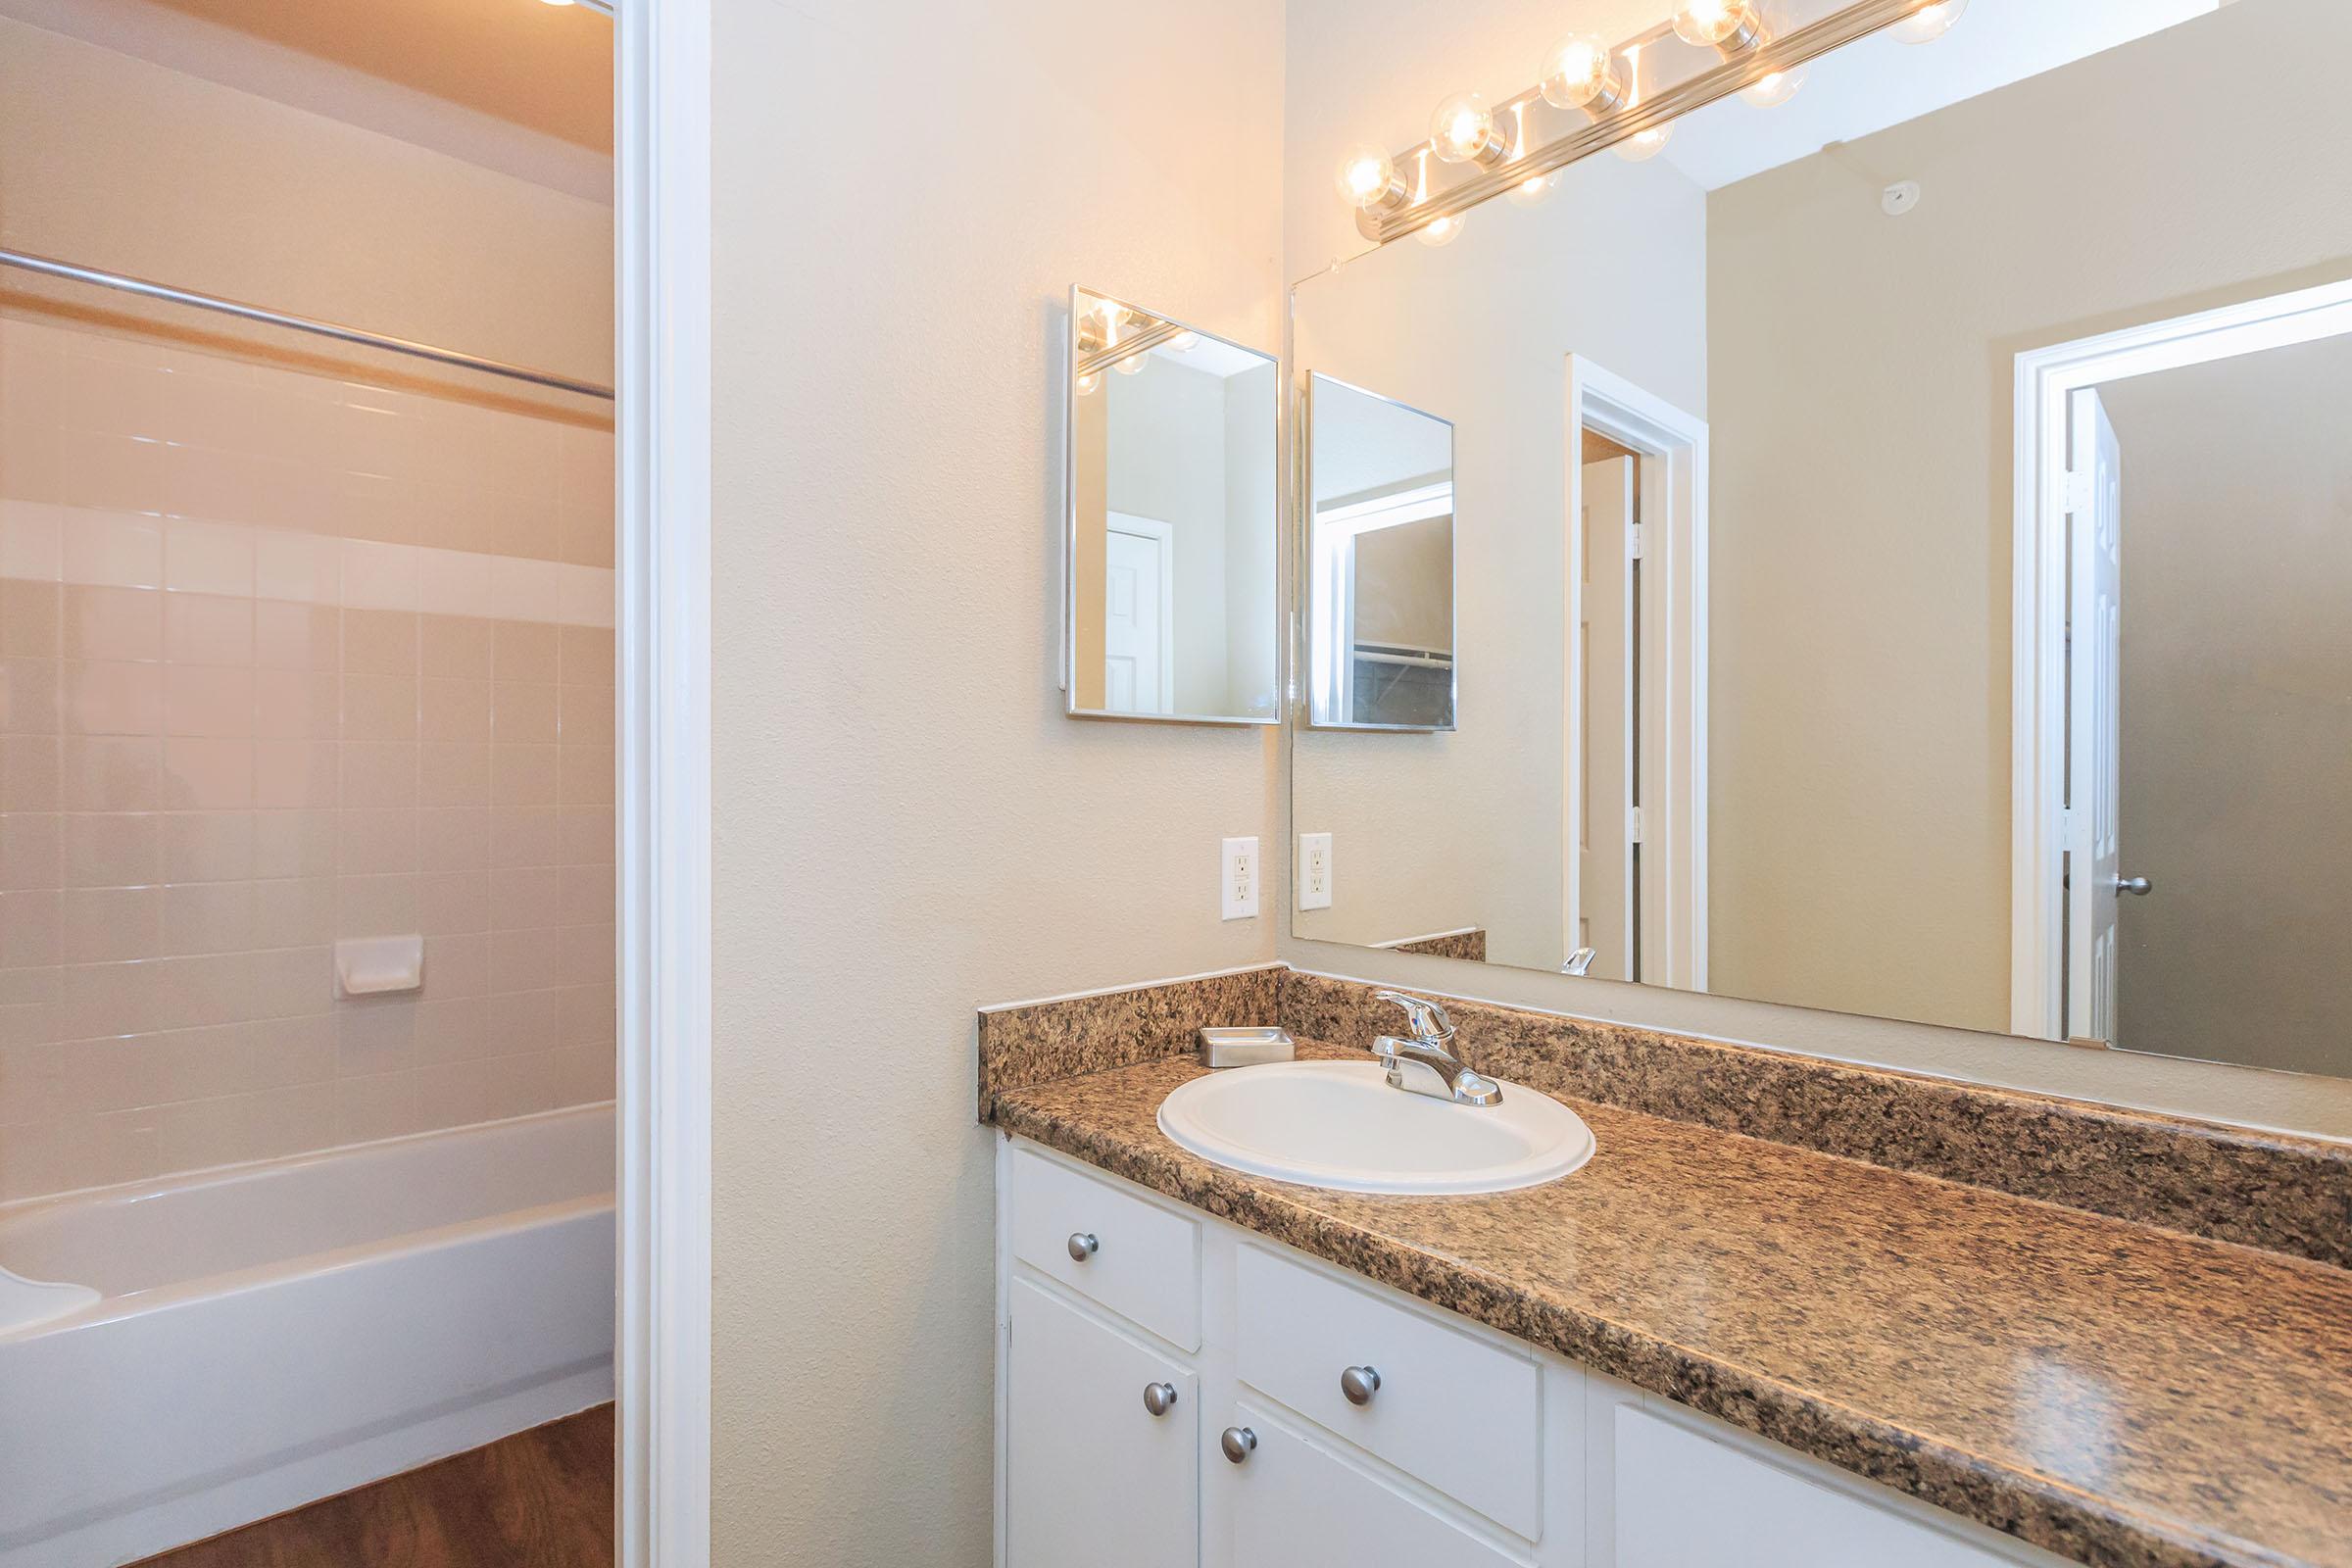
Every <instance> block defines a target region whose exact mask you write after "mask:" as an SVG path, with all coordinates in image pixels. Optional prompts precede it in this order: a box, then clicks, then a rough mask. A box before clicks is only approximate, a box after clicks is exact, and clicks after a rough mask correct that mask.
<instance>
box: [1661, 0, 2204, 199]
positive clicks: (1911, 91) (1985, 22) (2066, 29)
mask: <svg viewBox="0 0 2352 1568" xmlns="http://www.w3.org/2000/svg"><path fill="white" fill-rule="evenodd" d="M2226 3H2229V0H1970V4H1969V8H1968V11H1967V14H1966V15H1964V16H1963V17H1962V18H1961V19H1960V21H1959V23H1958V25H1955V26H1954V27H1953V28H1952V30H1951V31H1949V32H1947V33H1945V34H1944V35H1943V36H1942V37H1940V38H1938V39H1936V41H1935V42H1933V43H1928V44H1907V43H1902V42H1899V41H1897V40H1895V39H1893V38H1890V37H1887V35H1886V34H1884V33H1881V34H1878V35H1876V36H1874V37H1870V38H1865V39H1863V40H1862V41H1861V42H1860V43H1857V44H1852V45H1849V46H1848V47H1846V48H1844V49H1841V50H1839V51H1838V53H1836V54H1834V55H1831V56H1828V57H1826V58H1824V59H1821V60H1817V61H1815V62H1813V65H1812V68H1811V77H1810V79H1809V80H1807V82H1806V83H1805V85H1804V87H1803V89H1802V90H1801V91H1799V92H1798V93H1797V95H1796V96H1795V97H1794V98H1792V99H1790V100H1789V102H1788V103H1785V104H1783V105H1781V106H1780V107H1779V108H1777V109H1758V108H1756V107H1754V106H1753V105H1751V104H1747V103H1744V102H1742V101H1740V99H1737V98H1733V99H1727V100H1725V101H1724V102H1722V103H1719V104H1714V105H1712V106H1710V107H1708V108H1706V109H1703V110H1701V111H1699V112H1698V113H1696V114H1694V115H1691V116H1690V117H1688V118H1687V119H1686V120H1684V121H1683V122H1681V123H1679V124H1677V125H1676V127H1675V132H1674V140H1673V141H1672V142H1671V143H1669V144H1668V146H1667V149H1666V151H1665V153H1664V154H1663V155H1661V156H1662V157H1663V158H1664V160H1665V161H1667V162H1669V163H1671V164H1673V165H1674V167H1675V168H1677V169H1679V170H1681V171H1682V172H1684V173H1685V174H1688V175H1689V176H1690V177H1691V179H1693V180H1695V181H1697V183H1698V184H1699V185H1700V186H1701V187H1703V188H1704V189H1707V190H1715V189H1717V188H1719V187H1721V186H1724V185H1729V184H1731V183H1733V182H1734V181H1736V180H1741V179H1745V178H1747V177H1748V176H1749V175H1751V174H1759V173H1762V172H1764V171H1765V170H1767V169H1776V168H1778V167H1780V166H1781V165H1783V164H1787V163H1792V162H1794V161H1795V160H1796V159H1799V158H1803V157H1806V156H1808V155H1809V154H1812V153H1817V152H1819V151H1821V149H1822V148H1824V147H1826V146H1829V145H1831V144H1832V143H1835V142H1841V141H1852V140H1854V139H1855V138H1857V137H1861V136H1867V135H1869V134H1870V133H1871V132H1873V131H1878V130H1885V129H1886V128H1887V126H1889V125H1898V124H1901V123H1903V122H1904V121H1906V120H1916V119H1918V118H1919V117H1920V116H1921V115H1925V114H1929V113H1932V112H1933V111H1935V110H1937V109H1941V108H1944V107H1945V106H1947V105H1950V104H1956V103H1959V102H1962V101H1963V100H1965V99H1969V98H1974V97H1976V96H1978V95H1979V94H1981V93H1986V92H1990V91H1992V90H1993V89H1994V88H1996V87H2003V86H2007V85H2008V84H2009V83H2010V82H2013V81H2023V80H2025V79H2026V78H2027V77H2028V76H2036V75H2039V74H2041V73H2043V72H2045V71H2054V70H2056V69H2057V68H2058V67H2060V66H2063V65H2065V64H2067V63H2068V62H2070V61H2075V60H2081V59H2082V58H2083V57H2084V56H2086V55H2094V54H2097V53H2099V52H2100V51H2101V50H2104V49H2112V48H2114V47H2115V46H2116V45H2118V44H2122V43H2129V42H2130V41H2131V40H2132V39H2133V38H2138V37H2144V36H2145V35H2147V34H2148V33H2151V32H2161V31H2163V30H2164V29H2165V28H2167V27H2170V26H2174V25H2178V24H2180V23H2182V22H2186V21H2188V20H2189V19H2190V18H2192V17H2200V16H2203V15H2205V14H2206V13H2207V12H2210V11H2215V10H2218V9H2220V7H2221V6H2222V5H2223V4H2226Z"/></svg>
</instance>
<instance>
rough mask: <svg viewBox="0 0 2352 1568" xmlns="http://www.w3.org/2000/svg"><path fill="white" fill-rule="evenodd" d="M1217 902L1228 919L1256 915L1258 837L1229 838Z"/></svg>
mask: <svg viewBox="0 0 2352 1568" xmlns="http://www.w3.org/2000/svg"><path fill="white" fill-rule="evenodd" d="M1217 902H1218V905H1219V907H1220V908H1221V910H1222V912H1223V914H1224V917H1225V918H1226V919H1228V920H1250V919H1254V918H1256V916H1257V840H1255V839H1227V840H1226V841H1225V859H1224V868H1223V871H1222V873H1221V874H1220V875H1219V876H1218V878H1217Z"/></svg>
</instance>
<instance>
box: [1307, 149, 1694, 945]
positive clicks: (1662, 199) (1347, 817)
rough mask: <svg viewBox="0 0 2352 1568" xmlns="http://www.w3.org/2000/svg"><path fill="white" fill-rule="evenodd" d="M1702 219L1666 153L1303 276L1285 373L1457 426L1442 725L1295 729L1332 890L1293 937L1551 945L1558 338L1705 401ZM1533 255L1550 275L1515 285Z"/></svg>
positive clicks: (1560, 812)
mask: <svg viewBox="0 0 2352 1568" xmlns="http://www.w3.org/2000/svg"><path fill="white" fill-rule="evenodd" d="M1704 221H1705V201H1704V197H1703V195H1702V194H1701V192H1700V191H1699V189H1698V188H1697V187H1696V186H1695V185H1693V184H1691V182H1690V181H1689V180H1687V179H1685V178H1684V177H1683V176H1682V175H1681V174H1679V173H1678V172H1675V171H1674V170H1673V169H1672V168H1670V167H1668V166H1667V165H1665V164H1662V163H1661V164H1645V165H1641V166H1635V165H1630V164H1626V163H1623V162H1620V161H1619V160H1617V159H1614V158H1602V159H1595V160H1593V161H1591V162H1588V163H1585V164H1582V165H1579V166H1577V167H1576V168H1575V169H1574V170H1573V171H1571V172H1570V173H1569V176H1568V178H1567V181H1566V183H1565V184H1564V185H1563V187H1562V188H1561V189H1560V190H1559V191H1558V192H1556V193H1555V194H1554V196H1553V197H1552V199H1551V200H1549V201H1548V202H1546V203H1544V205H1542V206H1539V207H1536V208H1532V209H1522V208H1518V207H1513V206H1510V205H1508V204H1505V203H1490V204H1489V205H1488V206H1487V207H1486V208H1484V209H1482V210H1481V211H1479V212H1478V213H1477V214H1476V215H1475V216H1474V217H1473V219H1472V221H1471V222H1470V225H1469V226H1468V227H1467V228H1466V229H1465V230H1464V231H1463V234H1462V237H1461V238H1460V239H1458V240H1456V241H1455V242H1454V243H1453V244H1452V245H1450V246H1448V247H1446V249H1443V250H1430V249H1427V248H1425V247H1423V246H1420V245H1417V244H1411V243H1407V244H1402V245H1394V246H1390V247H1389V248H1387V249H1386V250H1383V251H1381V252H1379V253H1378V254H1376V255H1372V256H1367V257H1364V258H1362V259H1360V260H1358V261H1355V262H1351V263H1349V264H1348V266H1346V267H1343V268H1341V269H1339V270H1336V271H1332V272H1329V273H1325V274H1319V275H1317V276H1314V277H1310V278H1308V279H1307V280H1305V281H1304V282H1302V283H1300V284H1299V285H1298V288H1297V290H1296V318H1295V320H1294V323H1293V343H1294V354H1295V359H1294V364H1293V370H1294V373H1295V374H1296V375H1298V376H1299V377H1301V378H1303V377H1304V376H1306V375H1308V374H1309V373H1321V374H1324V375H1328V376H1333V377H1336V378H1337V379H1339V380H1342V381H1345V382H1348V383H1349V384H1350V385H1353V386H1357V387H1361V388H1364V389H1366V390H1368V391H1372V392H1376V393H1379V394H1381V395H1383V396H1385V397H1391V398H1395V399H1397V400H1399V401H1401V402H1403V403H1406V404H1408V405H1410V406H1412V407H1413V408H1416V409H1420V410H1424V411H1426V412H1428V413H1430V414H1433V415H1436V416H1437V417H1440V418H1444V419H1449V420H1451V421H1453V424H1454V486H1455V491H1454V494H1455V516H1454V528H1453V540H1454V597H1455V622H1454V651H1455V658H1456V661H1457V675H1458V681H1459V693H1458V719H1459V726H1458V728H1457V729H1456V730H1455V731H1454V732H1452V733H1450V734H1434V735H1411V734H1363V733H1356V734H1350V733H1346V732H1340V731H1311V730H1310V731H1302V732H1301V733H1299V735H1298V737H1297V740H1296V746H1295V750H1294V752H1293V755H1292V760H1291V770H1292V783H1293V795H1292V802H1293V813H1294V826H1295V829H1296V831H1298V832H1300V833H1330V834H1332V835H1333V844H1332V854H1333V868H1334V871H1333V900H1332V907H1330V908H1328V909H1316V910H1308V911H1305V912H1302V913H1299V914H1297V915H1296V916H1294V926H1293V929H1294V930H1295V931H1296V932H1297V934H1298V935H1299V936H1300V937H1301V938H1307V939H1312V940H1318V941H1330V942H1350V943H1380V942H1389V941H1393V940H1395V939H1397V938H1398V937H1406V936H1413V935H1417V934H1420V933H1424V932H1430V931H1445V930H1452V929H1456V928H1459V927H1463V926H1482V927H1484V928H1485V929H1486V930H1487V931H1488V933H1489V948H1488V956H1489V958H1490V960H1491V961H1492V962H1495V963H1501V964H1519V965H1526V966H1531V967H1540V968H1552V969H1556V968H1558V967H1559V965H1560V963H1561V961H1562V960H1563V959H1564V958H1565V957H1566V956H1567V945H1566V944H1565V943H1564V942H1563V940H1562V937H1563V930H1562V927H1563V921H1564V917H1565V904H1564V879H1565V875H1566V859H1565V857H1566V851H1565V848H1564V843H1563V841H1564V828H1565V817H1566V807H1565V801H1564V796H1563V757H1564V752H1563V744H1564V742H1563V726H1564V722H1565V716H1566V713H1565V704H1564V678H1565V676H1564V670H1565V663H1566V640H1565V633H1564V626H1563V616H1564V613H1565V608H1566V604H1567V597H1566V596H1567V570H1568V564H1567V553H1566V552H1567V521H1566V518H1567V496H1568V491H1567V485H1568V462H1569V459H1570V456H1571V453H1572V451H1573V450H1574V446H1573V443H1574V435H1573V433H1572V432H1571V430H1570V428H1569V420H1568V411H1567V394H1568V356H1569V355H1571V354H1582V355H1586V356H1588V357H1590V358H1592V359H1593V360H1595V361H1597V362H1598V363H1599V364H1600V365H1602V366H1605V367H1606V368H1609V369H1611V370H1614V371H1616V372H1617V373H1618V374H1620V375H1623V376H1626V377H1628V378H1629V379H1631V380H1634V381H1635V382H1637V383H1638V384H1640V385H1642V386H1644V387H1646V388H1647V389H1649V390H1650V391H1651V392H1653V393H1655V394H1656V395H1657V396H1659V397H1661V398H1664V399H1666V400H1667V401H1669V402H1671V403H1674V404H1676V405H1677V406H1679V407H1682V408H1686V409H1690V410H1691V411H1692V412H1694V413H1699V414H1701V415H1703V413H1704V392H1703V386H1704V373H1705V372H1704V360H1705V354H1704V346H1703V334H1704V332H1705V326H1706V321H1705V308H1704V298H1705V282H1704V278H1703V276H1702V275H1701V272H1700V266H1701V259H1702V257H1703V255H1704V250H1705V242H1704V236H1703V227H1704ZM1538 257H1540V258H1542V259H1543V265H1544V267H1545V268H1547V269H1548V273H1547V275H1548V276H1549V278H1550V279H1551V283H1552V286H1551V287H1549V288H1548V289H1545V290H1543V291H1534V290H1530V289H1529V288H1528V287H1527V286H1526V283H1525V279H1526V276H1527V274H1528V272H1529V270H1530V267H1531V259H1533V258H1538ZM1399 321H1410V322H1412V323H1413V327H1412V330H1410V331H1401V332H1400V331H1398V330H1397V322H1399ZM1497 824H1507V825H1508V827H1509V829H1510V831H1508V832H1498V831H1497Z"/></svg>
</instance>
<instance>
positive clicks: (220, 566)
mask: <svg viewBox="0 0 2352 1568" xmlns="http://www.w3.org/2000/svg"><path fill="white" fill-rule="evenodd" d="M253 540H254V530H253V529H251V528H247V527H243V526H241V525H239V524H237V523H231V522H189V521H186V520H183V519H180V518H173V519H172V521H170V522H168V523H166V524H165V525H164V586H165V587H167V588H174V589H177V590H179V591H180V592H182V593H191V594H230V595H234V596H236V597H239V598H245V597H248V596H250V595H251V594H252V593H253V570H254V542H253Z"/></svg>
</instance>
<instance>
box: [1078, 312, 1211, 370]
mask: <svg viewBox="0 0 2352 1568" xmlns="http://www.w3.org/2000/svg"><path fill="white" fill-rule="evenodd" d="M1189 331H1191V328H1190V327H1185V326H1179V325H1177V324H1176V323H1175V322H1174V321H1153V322H1152V324H1151V325H1150V326H1145V327H1138V328H1137V329H1136V330H1135V333H1134V334H1133V335H1132V336H1129V337H1123V338H1121V339H1119V340H1118V341H1117V342H1116V343H1113V344H1111V345H1109V346H1108V347H1107V348H1100V349H1097V348H1092V346H1091V345H1089V344H1088V343H1086V342H1085V341H1084V340H1083V339H1081V341H1080V343H1079V349H1080V354H1079V359H1078V373H1079V374H1080V375H1095V374H1098V373H1100V372H1102V371H1103V370H1107V369H1109V368H1111V367H1112V366H1114V365H1117V364H1119V363H1120V362H1121V361H1124V360H1132V359H1134V358H1135V357H1136V356H1137V355H1139V354H1149V353H1151V352H1152V350H1153V349H1155V348H1158V347H1159V346H1160V345H1161V344H1163V343H1172V342H1174V341H1175V340H1176V339H1178V338H1180V337H1183V336H1184V335H1185V334H1186V333H1187V332H1189Z"/></svg>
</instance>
